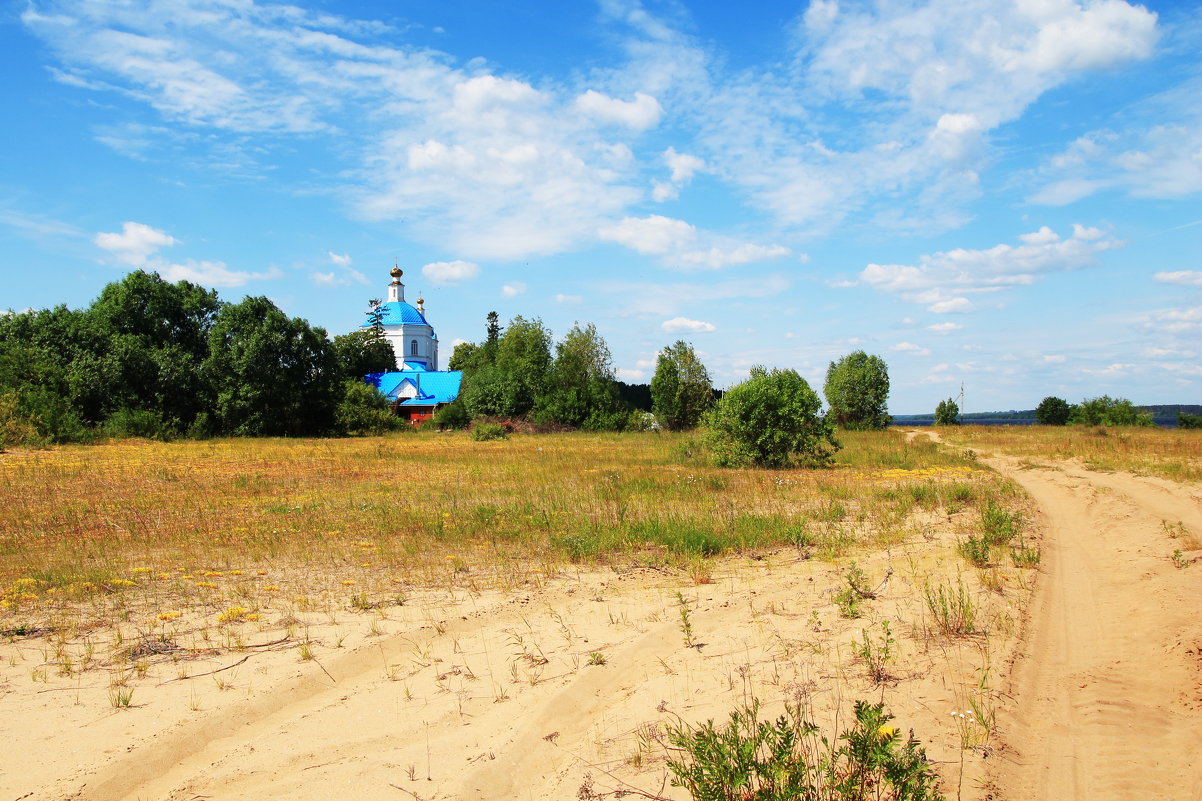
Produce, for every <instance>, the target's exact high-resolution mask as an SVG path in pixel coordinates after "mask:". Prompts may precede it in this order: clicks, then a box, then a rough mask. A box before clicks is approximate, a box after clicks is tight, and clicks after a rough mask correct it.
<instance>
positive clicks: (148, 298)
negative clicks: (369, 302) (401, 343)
mask: <svg viewBox="0 0 1202 801" xmlns="http://www.w3.org/2000/svg"><path fill="white" fill-rule="evenodd" d="M386 350H387V357H388V360H387V364H389V365H391V364H392V356H391V348H390V347H389V346H388V343H387V342H385V341H383V340H382V339H380V338H379V331H378V330H373V329H368V330H367V331H365V332H356V333H354V334H348V335H346V336H345V337H340V338H338V339H337V340H335V341H334V342H331V341H330V340H329V339H328V337H327V336H326V332H325V331H324V330H323V329H321V328H315V327H312V326H310V325H309V323H308V322H306V321H305V320H302V319H300V318H289V317H288V316H287V315H285V314H284V313H283V312H282V311H280V310H279V309H278V308H276V306H275V304H273V303H272V302H271V301H270V300H268V299H267V298H261V297H260V298H246V299H244V300H243V301H241V302H240V303H233V304H230V303H222V302H221V301H220V300H219V299H218V298H217V293H216V292H214V291H212V290H207V289H204V288H202V287H199V286H197V285H195V284H192V283H189V282H187V281H180V282H177V283H170V282H168V281H164V280H163V279H162V278H161V277H159V276H158V275H157V274H155V273H148V272H144V271H141V270H138V271H135V272H132V273H130V274H129V275H127V276H126V277H125V278H124V279H122V280H121V281H118V282H115V283H112V284H109V285H108V286H107V287H105V288H104V290H103V291H102V292H101V294H100V297H98V298H97V299H96V300H95V301H94V302H93V303H92V304H91V305H90V306H89V307H88V308H86V309H82V310H72V309H68V308H66V307H65V306H59V307H57V308H54V309H44V310H40V311H29V312H24V313H20V314H13V313H9V314H6V315H2V316H0V400H2V402H0V427H3V428H5V430H6V431H7V432H8V433H7V434H5V438H6V439H7V440H8V442H9V444H15V442H16V441H21V442H31V443H32V442H38V441H44V442H68V441H83V440H87V439H89V438H91V437H93V436H95V435H97V434H108V435H116V436H142V437H157V438H170V437H176V436H181V435H188V434H192V435H197V436H205V435H250V436H266V435H277V436H310V435H319V434H337V433H347V432H348V431H351V430H355V431H361V430H363V431H365V430H374V429H376V428H378V426H379V423H380V417H379V401H378V400H377V399H376V398H373V397H371V396H370V394H369V393H363V392H361V391H358V390H357V389H356V390H351V389H350V386H351V385H350V384H348V383H346V381H345V379H346V378H348V377H351V376H358V375H361V374H362V373H361V372H360V371H361V370H363V369H364V368H371V367H378V366H380V365H383V364H385V355H386V354H385V351H386ZM356 406H358V407H361V408H356ZM373 416H374V418H375V422H373V423H370V424H368V423H367V422H366V421H367V418H371V417H373ZM14 432H16V433H14Z"/></svg>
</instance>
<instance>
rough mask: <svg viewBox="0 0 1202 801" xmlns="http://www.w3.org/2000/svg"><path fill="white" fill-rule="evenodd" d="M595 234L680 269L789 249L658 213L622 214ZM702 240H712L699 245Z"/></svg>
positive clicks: (729, 262) (711, 266)
mask: <svg viewBox="0 0 1202 801" xmlns="http://www.w3.org/2000/svg"><path fill="white" fill-rule="evenodd" d="M597 235H598V236H599V237H600V238H601V239H603V240H607V241H610V242H617V243H618V244H620V245H623V246H625V247H628V248H630V249H631V250H633V251H635V252H636V253H642V254H644V255H653V256H660V257H662V259H661V261H662V263H663V264H665V265H666V266H669V267H675V268H677V269H684V270H689V269H709V270H719V269H722V268H724V267H731V266H735V265H739V264H749V263H751V262H759V261H769V260H771V259H777V258H780V257H782V256H788V255H789V253H790V250H789V249H788V248H786V247H784V246H783V245H756V244H753V243H748V242H742V243H738V242H733V241H730V240H728V239H725V238H721V237H716V236H714V235H712V234H708V233H704V234H703V233H702V232H699V231H698V230H697V229H696V228H694V227H693V226H692V225H690V224H689V223H687V222H685V221H684V220H677V219H673V218H671V217H664V216H662V215H659V214H652V215H650V216H649V217H626V218H625V219H623V220H622V221H621V222H618V223H616V224H614V225H608V226H604V227H602V228H600V229H598V231H597ZM702 241H709V242H714V243H716V244H712V245H710V246H709V247H700V245H701V243H702Z"/></svg>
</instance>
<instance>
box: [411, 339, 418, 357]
mask: <svg viewBox="0 0 1202 801" xmlns="http://www.w3.org/2000/svg"><path fill="white" fill-rule="evenodd" d="M409 355H410V356H416V355H417V340H416V339H415V340H412V341H411V342H410V343H409Z"/></svg>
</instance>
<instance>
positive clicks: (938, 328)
mask: <svg viewBox="0 0 1202 801" xmlns="http://www.w3.org/2000/svg"><path fill="white" fill-rule="evenodd" d="M963 327H964V326H962V325H960V324H959V323H935V324H934V325H928V326H927V330H928V331H934V332H935V333H936V334H950V333H951V332H953V331H959V330H960V329H961V328H963Z"/></svg>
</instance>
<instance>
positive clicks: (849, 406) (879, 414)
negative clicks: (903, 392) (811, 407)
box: [822, 350, 890, 431]
mask: <svg viewBox="0 0 1202 801" xmlns="http://www.w3.org/2000/svg"><path fill="white" fill-rule="evenodd" d="M822 392H823V394H824V395H825V396H826V403H827V407H828V411H827V416H828V417H829V418H830V419H831V420H832V421H833V422H834V423H835V425H837V426H840V427H842V428H846V429H848V430H851V431H871V430H875V429H881V428H887V427H888V426H889V421H890V417H889V406H888V402H889V367H888V366H887V365H886V364H885V361H884V359H882V358H881V357H879V356H869V355H868V354H867V353H865V352H864V351H862V350H857V351H855V352H854V353H850V354H848V355H847V356H844V357H843V358H842V359H840V360H839V361H837V362H831V364H830V367H828V368H827V371H826V384H825V385H824V386H823V390H822Z"/></svg>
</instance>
